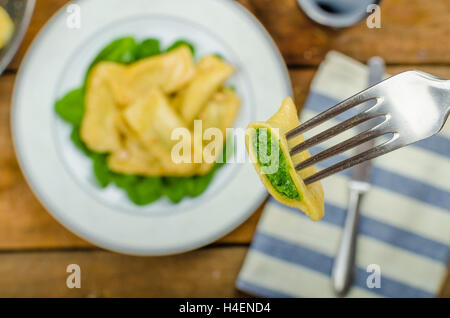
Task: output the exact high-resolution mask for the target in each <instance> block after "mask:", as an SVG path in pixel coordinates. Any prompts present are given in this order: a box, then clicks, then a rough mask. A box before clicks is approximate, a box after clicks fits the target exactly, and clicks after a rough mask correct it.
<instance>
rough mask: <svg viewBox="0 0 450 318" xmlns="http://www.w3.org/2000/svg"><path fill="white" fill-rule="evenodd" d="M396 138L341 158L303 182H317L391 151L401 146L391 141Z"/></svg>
mask: <svg viewBox="0 0 450 318" xmlns="http://www.w3.org/2000/svg"><path fill="white" fill-rule="evenodd" d="M395 139H397V137H396V136H394V137H392V138H391V139H390V140H388V141H386V142H385V143H384V144H382V145H379V146H377V147H375V148H372V149H370V150H367V151H365V152H362V153H360V154H358V155H356V156H353V157H351V158H349V159H346V160H342V161H341V162H338V163H336V164H334V165H332V166H330V167H328V168H325V169H323V170H321V171H319V172H317V173H315V174H313V175H312V176H309V177H308V178H305V179H304V180H303V182H304V183H305V184H306V185H308V184H311V183H314V182H317V181H319V180H321V179H323V178H325V177H328V176H330V175H332V174H335V173H337V172H339V171H342V170H345V169H348V168H351V167H353V166H354V165H357V164H359V163H362V162H364V161H366V160H371V159H373V158H376V157H379V156H381V155H384V154H386V153H388V152H391V151H393V150H396V149H398V148H400V147H401V144H399V143H393V141H394V140H395Z"/></svg>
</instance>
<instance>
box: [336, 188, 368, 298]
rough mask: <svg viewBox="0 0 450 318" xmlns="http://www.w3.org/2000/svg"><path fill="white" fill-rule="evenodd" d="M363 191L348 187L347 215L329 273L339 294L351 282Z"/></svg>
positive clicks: (342, 292) (342, 293)
mask: <svg viewBox="0 0 450 318" xmlns="http://www.w3.org/2000/svg"><path fill="white" fill-rule="evenodd" d="M364 192H366V191H365V189H364V190H362V189H359V188H358V187H350V197H349V205H348V211H347V217H346V219H345V226H344V229H343V232H342V238H341V242H340V245H339V250H338V253H337V255H336V258H335V260H334V264H333V269H332V273H331V276H332V280H333V288H334V290H335V292H336V294H338V295H339V296H344V295H345V294H346V293H347V291H348V289H349V287H350V284H351V283H352V278H353V270H354V264H355V251H356V237H357V235H358V220H359V205H360V202H361V198H362V196H363V194H364Z"/></svg>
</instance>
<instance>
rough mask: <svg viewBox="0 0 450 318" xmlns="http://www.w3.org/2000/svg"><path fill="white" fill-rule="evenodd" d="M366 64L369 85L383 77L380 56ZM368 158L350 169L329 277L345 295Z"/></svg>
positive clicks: (364, 147) (369, 145) (363, 147)
mask: <svg viewBox="0 0 450 318" xmlns="http://www.w3.org/2000/svg"><path fill="white" fill-rule="evenodd" d="M367 64H368V67H369V79H368V84H369V87H370V86H372V85H375V84H377V83H378V82H380V81H381V80H382V79H383V75H384V70H385V65H384V61H383V59H382V58H381V57H372V58H371V59H370V60H369V62H368V63H367ZM360 126H361V128H360V129H361V130H362V131H364V130H366V129H367V128H368V125H367V123H365V124H362V125H360ZM374 143H375V139H372V140H371V141H369V142H367V143H365V144H362V145H361V146H358V147H357V149H356V150H357V151H358V152H362V151H365V150H368V149H371V148H373V146H374ZM370 170H371V162H370V160H368V161H365V162H363V163H361V164H359V165H357V166H355V167H354V168H353V169H352V178H351V180H350V182H349V190H350V196H349V204H348V210H347V217H346V219H345V226H344V229H343V232H342V238H341V242H340V244H339V249H338V253H337V255H336V258H335V260H334V264H333V268H332V272H331V277H332V280H333V288H334V291H335V292H336V294H337V295H338V296H341V297H343V296H345V295H346V294H347V292H348V290H349V288H350V285H351V283H352V280H353V273H354V266H355V251H356V237H357V235H358V221H359V206H360V203H361V200H362V197H363V196H364V194H365V193H366V192H367V191H369V189H370V183H369V178H370Z"/></svg>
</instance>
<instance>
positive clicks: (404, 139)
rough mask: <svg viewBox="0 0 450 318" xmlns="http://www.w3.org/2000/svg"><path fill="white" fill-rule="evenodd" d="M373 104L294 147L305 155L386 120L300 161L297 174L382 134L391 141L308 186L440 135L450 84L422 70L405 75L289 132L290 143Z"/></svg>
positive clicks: (331, 169) (319, 176)
mask: <svg viewBox="0 0 450 318" xmlns="http://www.w3.org/2000/svg"><path fill="white" fill-rule="evenodd" d="M368 101H375V104H374V105H373V106H372V107H370V108H369V109H367V110H365V111H362V112H360V113H359V114H357V115H355V116H353V117H351V118H349V119H347V120H345V121H343V122H341V123H339V124H337V125H335V126H333V127H331V128H329V129H326V130H324V131H323V132H320V133H318V134H317V135H315V136H313V137H311V138H308V139H306V140H305V141H303V142H302V143H300V144H298V145H296V146H294V147H292V148H291V149H290V155H291V156H293V155H295V154H297V153H299V152H302V151H304V150H306V149H308V148H310V147H312V146H314V145H317V144H319V143H321V142H323V141H325V140H328V139H330V138H332V137H334V136H336V135H338V134H340V133H342V132H344V131H346V130H348V129H350V128H352V127H354V126H356V125H358V124H361V123H363V122H366V121H368V120H371V119H374V118H382V122H381V123H378V124H376V125H374V126H373V127H372V128H369V129H367V130H366V131H364V132H361V133H359V134H358V135H356V136H354V137H351V138H349V139H347V140H345V141H342V142H340V143H338V144H337V145H335V146H332V147H330V148H328V149H326V150H323V151H322V152H319V153H318V154H316V155H314V156H312V157H310V158H308V159H307V160H305V161H302V162H300V163H299V164H297V165H296V167H295V169H296V170H298V171H300V170H302V169H305V168H307V167H309V166H311V165H315V164H317V163H318V162H321V161H323V160H325V159H328V158H330V157H333V156H335V155H337V154H340V153H342V152H344V151H347V150H350V149H352V148H354V147H356V146H358V145H361V144H363V143H365V142H367V141H369V140H372V139H375V138H377V137H381V136H383V135H391V136H390V138H389V139H388V140H387V141H386V142H384V143H382V144H380V145H377V146H374V147H373V148H371V149H369V150H367V151H364V152H362V153H360V154H357V155H355V156H353V157H351V158H348V159H345V160H342V161H340V162H338V163H336V164H334V165H331V166H330V167H327V168H325V169H323V170H321V171H319V172H317V173H315V174H313V175H312V176H310V177H308V178H306V179H305V180H304V182H305V184H311V183H314V182H316V181H319V180H321V179H323V178H325V177H328V176H330V175H332V174H335V173H337V172H339V171H342V170H345V169H348V168H350V167H352V166H354V165H357V164H359V163H361V162H364V161H366V160H370V159H373V158H376V157H378V156H381V155H384V154H386V153H388V152H391V151H393V150H396V149H398V148H402V147H404V146H407V145H409V144H411V143H414V142H417V141H419V140H422V139H425V138H428V137H431V136H433V135H435V134H437V133H438V132H439V131H440V130H441V129H442V127H443V126H444V124H445V122H446V120H447V118H448V116H449V114H450V80H445V79H441V78H438V77H436V76H433V75H430V74H427V73H424V72H421V71H407V72H403V73H400V74H398V75H395V76H392V77H390V78H388V79H386V80H384V81H382V82H380V83H378V84H376V85H374V86H372V87H369V88H368V89H366V90H364V91H362V92H360V93H358V94H356V95H354V96H352V97H350V98H348V99H346V100H345V101H343V102H341V103H339V104H337V105H336V106H333V107H331V108H330V109H328V110H326V111H324V112H322V113H320V114H319V115H317V116H315V117H313V118H312V119H310V120H308V121H306V122H305V123H303V124H301V125H300V126H298V127H296V128H294V129H292V130H291V131H289V132H288V133H287V134H286V138H287V139H291V138H293V137H295V136H297V135H298V134H302V133H304V132H306V131H308V130H310V129H312V128H314V127H316V126H318V125H320V124H321V123H324V122H326V121H327V120H329V119H332V118H334V117H335V116H337V115H339V114H341V113H343V112H345V111H346V110H349V109H351V108H353V107H355V106H357V105H360V104H362V103H365V102H368Z"/></svg>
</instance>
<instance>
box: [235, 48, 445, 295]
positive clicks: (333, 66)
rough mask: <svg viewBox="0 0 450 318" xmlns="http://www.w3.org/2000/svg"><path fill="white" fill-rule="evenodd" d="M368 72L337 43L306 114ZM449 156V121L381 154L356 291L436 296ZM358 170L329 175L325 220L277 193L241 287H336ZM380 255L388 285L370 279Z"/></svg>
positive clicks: (256, 290) (322, 290) (360, 85)
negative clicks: (334, 274) (334, 275)
mask: <svg viewBox="0 0 450 318" xmlns="http://www.w3.org/2000/svg"><path fill="white" fill-rule="evenodd" d="M367 77H368V70H367V68H366V66H365V65H363V64H361V63H359V62H356V61H354V60H352V59H350V58H349V57H346V56H344V55H342V54H340V53H337V52H330V53H329V54H328V55H327V57H326V59H325V61H324V62H323V63H322V64H321V66H320V68H319V70H318V72H317V75H316V76H315V78H314V80H313V82H312V85H311V92H310V95H309V97H308V99H307V102H306V105H305V109H304V111H303V112H302V121H304V120H306V119H308V118H311V117H312V116H314V115H316V114H317V113H320V112H322V111H324V110H325V109H327V108H328V107H330V106H333V105H335V104H336V103H338V102H339V101H342V100H344V99H345V98H347V97H350V96H352V95H353V94H355V93H357V92H359V91H361V90H363V89H364V88H365V86H366V83H367ZM405 107H407V105H405ZM339 120H342V117H339V116H338V118H337V119H336V120H335V121H334V124H336V123H337V122H338V121H339ZM353 133H354V132H353ZM322 147H323V148H324V147H326V144H325V146H322ZM323 148H316V149H313V150H312V153H317V152H318V151H320V150H321V149H323ZM345 157H346V156H344V155H342V156H339V158H338V159H337V160H339V161H340V160H342V159H343V158H345ZM449 158H450V123H447V125H446V127H444V129H443V131H442V132H441V133H440V134H439V135H437V136H434V137H432V138H429V139H427V140H424V141H422V142H419V143H416V144H414V145H411V146H409V147H406V148H403V149H400V150H397V151H394V152H392V153H390V154H387V155H385V156H383V157H380V158H377V159H375V160H374V162H373V168H372V175H371V180H370V181H371V184H372V187H371V189H370V191H369V192H368V193H367V194H366V195H365V197H364V199H363V202H362V206H361V218H360V224H359V235H358V242H357V252H356V253H357V254H356V272H355V278H354V283H353V287H352V288H351V290H350V292H349V293H348V294H347V297H434V296H436V294H437V293H438V292H439V290H440V286H441V284H442V282H443V280H444V277H445V275H446V271H447V264H448V260H449V245H450V160H449ZM337 160H336V159H334V160H331V161H330V160H328V161H327V162H325V163H324V164H323V165H322V166H321V165H319V169H320V168H322V167H323V166H328V165H329V164H331V163H333V162H337ZM349 176H350V171H349V170H347V171H344V172H342V173H339V174H337V175H334V176H331V177H329V178H326V179H324V180H323V181H322V184H323V187H324V191H325V217H324V218H323V219H322V220H321V221H319V222H313V221H310V219H309V218H308V217H306V216H305V215H304V214H302V213H301V212H299V211H297V210H294V209H291V208H289V207H286V206H284V205H281V204H279V203H278V202H276V201H275V200H273V199H272V198H271V199H270V200H269V201H268V203H267V205H266V207H265V209H264V213H263V215H262V218H261V220H260V222H259V224H258V228H257V232H256V234H255V237H254V239H253V242H252V245H251V248H250V250H249V252H248V254H247V257H246V259H245V262H244V265H243V268H242V270H241V272H240V274H239V277H238V280H237V283H236V284H237V287H238V288H239V289H241V290H243V291H245V292H248V293H250V294H254V295H259V296H268V297H334V296H335V295H334V293H333V290H332V284H331V279H330V275H331V268H332V265H333V261H334V256H335V255H336V252H337V249H338V244H339V240H340V237H341V234H342V233H341V232H342V228H343V225H344V221H345V216H346V208H347V202H348V187H347V182H348V180H349ZM370 264H377V265H378V266H379V268H380V269H381V276H380V277H381V278H380V282H381V284H380V286H379V287H380V288H369V287H368V286H367V279H368V277H369V275H371V274H372V270H370V268H369V269H368V266H369V265H370Z"/></svg>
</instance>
